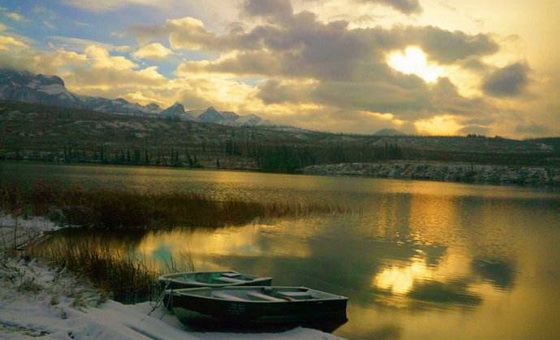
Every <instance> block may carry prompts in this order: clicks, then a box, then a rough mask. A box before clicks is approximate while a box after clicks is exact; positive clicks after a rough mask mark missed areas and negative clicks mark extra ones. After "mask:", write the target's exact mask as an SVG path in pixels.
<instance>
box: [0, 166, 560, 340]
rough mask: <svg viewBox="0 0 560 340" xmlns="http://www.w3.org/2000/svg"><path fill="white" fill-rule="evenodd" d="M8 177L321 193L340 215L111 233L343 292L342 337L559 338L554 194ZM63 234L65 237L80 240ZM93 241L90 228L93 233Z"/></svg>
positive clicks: (126, 243)
mask: <svg viewBox="0 0 560 340" xmlns="http://www.w3.org/2000/svg"><path fill="white" fill-rule="evenodd" d="M0 175H1V178H2V180H6V181H17V182H31V181H33V180H36V179H38V178H45V179H48V180H59V181H63V182H65V183H76V184H81V185H84V186H117V187H127V188H134V189H138V190H147V191H151V190H157V191H167V190H173V191H177V190H179V191H185V192H201V193H205V194H209V195H212V196H213V197H215V198H217V199H227V198H243V199H247V200H256V201H269V202H298V203H302V204H305V203H306V202H320V203H327V204H334V205H340V206H344V207H349V208H352V209H353V210H354V211H355V212H354V213H351V214H341V215H316V216H311V217H306V218H301V219H297V220H294V219H286V220H276V221H266V223H265V222H254V223H251V224H249V225H246V226H241V227H239V226H237V227H227V228H220V229H217V230H208V229H202V228H201V229H193V228H188V229H187V228H175V229H173V230H169V231H153V232H148V233H147V234H143V235H141V236H139V237H132V236H130V235H114V234H113V235H110V236H109V235H107V236H106V238H107V240H106V242H107V244H109V245H111V246H112V247H115V248H116V249H117V248H122V249H125V248H129V249H132V250H133V251H134V252H135V253H136V254H138V255H144V256H146V257H147V258H149V259H151V260H152V261H153V262H154V263H156V264H160V265H162V266H163V265H165V263H166V262H168V261H169V259H170V258H173V259H174V260H175V261H188V262H189V263H192V264H193V265H194V267H195V268H196V269H197V270H216V269H235V270H238V271H241V272H247V273H254V274H258V275H263V276H272V277H274V283H275V284H277V285H298V286H299V285H303V286H309V287H313V288H316V289H320V290H325V291H329V292H333V293H338V294H342V295H346V296H348V297H350V302H349V306H348V319H349V321H348V322H347V323H346V324H344V325H342V326H340V327H339V328H338V329H336V330H335V331H334V334H337V335H339V336H342V337H346V338H348V339H558V338H559V337H560V322H559V319H558V318H559V316H560V194H558V193H554V192H548V191H546V190H538V189H529V188H517V187H496V186H475V185H465V184H455V183H439V182H425V181H400V180H385V179H365V178H342V177H336V178H334V177H316V176H292V175H276V174H261V173H247V172H231V171H192V170H175V169H156V168H132V167H91V166H60V165H59V166H55V165H30V164H22V163H20V164H18V163H0ZM83 235H84V234H83V233H76V232H70V233H68V232H66V233H64V234H61V235H60V237H66V238H80V237H86V236H83ZM87 237H89V236H87Z"/></svg>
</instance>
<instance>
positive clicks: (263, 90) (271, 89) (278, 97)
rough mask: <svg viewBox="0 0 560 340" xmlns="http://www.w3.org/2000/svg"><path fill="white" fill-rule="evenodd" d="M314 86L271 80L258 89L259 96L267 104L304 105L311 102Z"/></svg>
mask: <svg viewBox="0 0 560 340" xmlns="http://www.w3.org/2000/svg"><path fill="white" fill-rule="evenodd" d="M313 88H314V84H306V83H297V82H290V81H282V80H279V79H269V80H267V81H265V82H264V83H263V84H261V85H259V87H258V90H259V91H258V94H257V96H258V97H259V98H260V99H261V100H262V101H263V102H264V103H265V104H267V105H268V104H278V103H304V102H308V101H309V100H310V93H311V91H313Z"/></svg>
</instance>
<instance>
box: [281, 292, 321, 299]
mask: <svg viewBox="0 0 560 340" xmlns="http://www.w3.org/2000/svg"><path fill="white" fill-rule="evenodd" d="M278 295H280V296H284V297H287V298H295V299H297V298H300V299H305V298H309V299H310V298H312V297H313V296H311V294H310V293H309V292H278Z"/></svg>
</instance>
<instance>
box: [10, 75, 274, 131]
mask: <svg viewBox="0 0 560 340" xmlns="http://www.w3.org/2000/svg"><path fill="white" fill-rule="evenodd" d="M0 99H4V100H12V101H20V102H29V103H39V104H46V105H52V106H59V107H65V108H76V109H86V110H92V111H97V112H103V113H111V114H119V115H130V116H141V117H152V118H166V119H174V120H184V121H196V122H204V123H215V124H221V125H228V126H274V125H275V124H274V123H272V122H270V121H267V120H265V119H263V118H261V117H259V116H257V115H254V114H249V115H239V114H237V113H235V112H227V111H223V112H222V111H218V110H216V109H215V108H214V107H209V108H207V109H205V110H191V111H185V107H184V106H183V104H180V103H175V104H173V105H171V106H170V107H168V108H166V109H162V108H161V107H160V106H159V105H157V104H155V103H151V104H148V105H140V104H137V103H131V102H129V101H127V100H125V99H122V98H117V99H107V98H103V97H91V96H81V95H77V94H74V93H72V92H70V91H68V89H67V88H66V86H65V84H64V81H63V80H62V79H61V78H60V77H58V76H46V75H42V74H39V75H36V74H32V73H30V72H27V71H18V70H12V69H0Z"/></svg>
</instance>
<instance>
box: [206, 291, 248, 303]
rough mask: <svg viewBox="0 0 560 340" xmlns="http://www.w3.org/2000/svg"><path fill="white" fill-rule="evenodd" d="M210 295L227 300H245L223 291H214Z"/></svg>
mask: <svg viewBox="0 0 560 340" xmlns="http://www.w3.org/2000/svg"><path fill="white" fill-rule="evenodd" d="M212 296H213V297H217V298H219V299H224V300H229V301H247V300H245V299H244V298H241V297H239V296H235V295H231V294H228V293H224V292H214V293H213V294H212Z"/></svg>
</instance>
